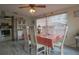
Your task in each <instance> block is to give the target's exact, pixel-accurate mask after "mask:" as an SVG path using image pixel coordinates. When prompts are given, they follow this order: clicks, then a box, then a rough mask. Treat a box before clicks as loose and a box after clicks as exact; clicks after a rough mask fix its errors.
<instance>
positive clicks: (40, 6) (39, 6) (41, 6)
mask: <svg viewBox="0 0 79 59" xmlns="http://www.w3.org/2000/svg"><path fill="white" fill-rule="evenodd" d="M35 7H38V8H46V6H45V5H35Z"/></svg>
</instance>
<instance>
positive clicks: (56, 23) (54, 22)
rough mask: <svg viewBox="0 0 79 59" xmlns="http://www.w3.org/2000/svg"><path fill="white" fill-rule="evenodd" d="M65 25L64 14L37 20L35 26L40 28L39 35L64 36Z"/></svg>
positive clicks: (65, 15)
mask: <svg viewBox="0 0 79 59" xmlns="http://www.w3.org/2000/svg"><path fill="white" fill-rule="evenodd" d="M66 24H67V14H66V13H64V14H59V15H55V16H50V17H46V18H41V19H37V26H38V25H39V26H41V34H51V35H53V34H64V30H65V26H66Z"/></svg>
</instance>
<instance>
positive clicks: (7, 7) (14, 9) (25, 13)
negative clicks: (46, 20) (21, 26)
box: [0, 4, 76, 17]
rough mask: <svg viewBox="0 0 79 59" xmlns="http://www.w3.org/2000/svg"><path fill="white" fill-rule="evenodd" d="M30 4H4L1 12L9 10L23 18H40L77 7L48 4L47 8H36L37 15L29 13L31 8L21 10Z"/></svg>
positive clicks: (0, 6)
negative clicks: (21, 7) (50, 13)
mask: <svg viewBox="0 0 79 59" xmlns="http://www.w3.org/2000/svg"><path fill="white" fill-rule="evenodd" d="M27 5H28V4H25V5H23V4H2V5H0V9H1V10H7V11H9V12H12V13H14V12H16V13H17V14H18V15H23V16H36V17H39V16H40V15H43V14H46V13H49V12H54V11H57V10H62V9H66V8H69V7H73V6H76V5H75V4H46V8H36V13H34V14H31V13H30V12H29V8H24V9H20V8H18V7H20V6H27Z"/></svg>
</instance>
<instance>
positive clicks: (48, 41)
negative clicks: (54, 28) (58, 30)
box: [37, 35, 63, 47]
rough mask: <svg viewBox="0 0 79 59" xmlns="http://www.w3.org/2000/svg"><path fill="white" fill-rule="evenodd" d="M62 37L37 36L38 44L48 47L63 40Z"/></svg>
mask: <svg viewBox="0 0 79 59" xmlns="http://www.w3.org/2000/svg"><path fill="white" fill-rule="evenodd" d="M62 38H63V36H62V35H46V36H43V35H37V42H38V43H39V44H43V45H45V46H48V47H52V46H53V44H54V43H55V42H57V41H58V40H59V39H62Z"/></svg>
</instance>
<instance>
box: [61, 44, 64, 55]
mask: <svg viewBox="0 0 79 59" xmlns="http://www.w3.org/2000/svg"><path fill="white" fill-rule="evenodd" d="M61 55H64V46H63V45H62V46H61Z"/></svg>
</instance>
